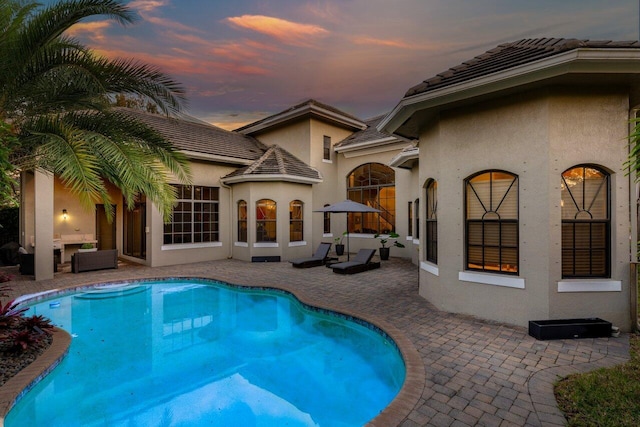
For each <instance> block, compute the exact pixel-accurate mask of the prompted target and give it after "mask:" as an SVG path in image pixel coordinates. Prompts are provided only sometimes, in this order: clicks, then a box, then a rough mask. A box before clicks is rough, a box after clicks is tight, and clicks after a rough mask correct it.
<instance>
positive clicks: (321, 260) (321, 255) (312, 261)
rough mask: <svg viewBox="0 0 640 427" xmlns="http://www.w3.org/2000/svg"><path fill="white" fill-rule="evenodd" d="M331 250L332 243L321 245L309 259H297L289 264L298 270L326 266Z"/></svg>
mask: <svg viewBox="0 0 640 427" xmlns="http://www.w3.org/2000/svg"><path fill="white" fill-rule="evenodd" d="M330 250H331V243H324V242H323V243H320V244H319V245H318V249H316V251H315V252H314V253H313V255H311V256H310V257H307V258H296V259H292V260H290V261H289V262H290V263H291V265H293V266H294V267H296V268H309V267H317V266H319V265H324V264H325V263H326V262H327V260H328V259H330V258H328V255H329V251H330Z"/></svg>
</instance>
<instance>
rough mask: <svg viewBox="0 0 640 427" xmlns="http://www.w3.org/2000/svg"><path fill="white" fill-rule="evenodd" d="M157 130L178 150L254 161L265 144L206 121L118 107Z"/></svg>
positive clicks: (260, 153) (263, 149)
mask: <svg viewBox="0 0 640 427" xmlns="http://www.w3.org/2000/svg"><path fill="white" fill-rule="evenodd" d="M118 110H119V111H121V112H123V113H125V114H127V115H128V116H130V117H134V118H136V119H138V120H140V121H142V122H143V123H145V124H146V125H148V126H150V127H151V128H152V129H155V130H156V131H157V132H159V133H160V134H161V135H162V136H163V137H164V138H165V139H166V140H167V141H169V142H170V143H172V144H173V145H174V147H176V148H177V149H178V150H181V151H191V152H196V153H201V154H205V155H212V156H221V157H228V158H237V159H240V160H257V159H258V158H260V156H262V154H263V153H264V151H265V150H266V147H265V146H264V144H262V143H261V142H260V141H258V140H257V139H255V138H253V137H250V136H246V135H242V134H239V133H235V132H231V131H228V130H225V129H222V128H219V127H217V126H213V125H210V124H206V123H201V122H195V121H188V120H185V119H177V118H171V117H167V116H163V115H160V114H149V113H145V112H143V111H138V110H133V109H126V108H118Z"/></svg>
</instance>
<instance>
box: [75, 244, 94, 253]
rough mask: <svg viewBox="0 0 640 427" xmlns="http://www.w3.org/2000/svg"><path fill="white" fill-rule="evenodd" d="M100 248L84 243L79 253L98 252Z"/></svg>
mask: <svg viewBox="0 0 640 427" xmlns="http://www.w3.org/2000/svg"><path fill="white" fill-rule="evenodd" d="M97 250H98V248H94V247H93V243H83V244H82V246H80V249H78V252H96V251H97Z"/></svg>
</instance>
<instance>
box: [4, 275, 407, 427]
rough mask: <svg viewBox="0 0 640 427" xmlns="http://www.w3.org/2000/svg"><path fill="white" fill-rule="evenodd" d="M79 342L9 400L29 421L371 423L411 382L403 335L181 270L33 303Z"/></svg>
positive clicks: (19, 419) (23, 422) (12, 415)
mask: <svg viewBox="0 0 640 427" xmlns="http://www.w3.org/2000/svg"><path fill="white" fill-rule="evenodd" d="M27 314H41V315H44V316H46V317H48V318H50V319H52V321H53V323H54V324H56V325H58V326H60V327H62V328H63V329H65V330H67V331H68V332H69V333H71V334H72V336H73V340H72V343H71V347H70V348H69V354H68V355H67V357H65V359H64V360H63V361H62V362H61V363H60V365H59V366H58V367H57V368H56V369H55V370H54V371H53V372H52V373H51V374H49V375H48V376H47V377H45V378H44V379H43V380H42V381H40V382H39V383H38V384H37V385H36V386H35V387H34V388H33V389H32V390H31V391H29V392H28V393H27V394H26V395H25V396H24V397H22V398H21V399H20V400H19V401H18V403H17V404H16V406H15V407H14V408H13V409H12V410H11V411H10V412H9V414H8V416H7V418H6V420H5V426H6V427H17V426H48V427H49V426H65V427H68V426H127V427H133V426H205V425H206V426H283V425H287V426H316V425H320V426H360V425H363V424H365V423H366V422H367V421H369V420H371V419H372V418H374V417H375V416H376V415H377V414H378V413H379V412H380V411H381V410H382V409H384V407H385V406H387V405H388V404H389V403H390V402H391V400H392V399H393V398H394V397H395V395H396V394H397V393H398V391H399V390H400V388H401V386H402V383H403V382H404V377H405V368H404V364H403V361H402V358H401V356H400V354H399V352H398V350H397V348H396V346H395V345H394V344H393V343H392V342H391V341H390V340H389V339H388V338H385V336H384V335H383V334H381V333H379V331H374V330H372V329H374V328H370V327H367V326H366V325H362V324H360V323H362V322H354V321H352V320H349V319H345V318H344V317H341V316H336V315H333V314H329V313H324V312H320V311H318V310H313V309H311V308H309V307H303V306H302V305H301V304H300V303H299V302H298V301H297V300H296V299H295V298H294V297H292V296H291V295H289V294H286V293H284V292H280V291H269V290H263V289H257V288H238V287H232V286H228V285H225V284H222V283H219V282H213V281H205V280H192V279H188V280H187V279H171V280H166V281H154V282H137V283H130V284H121V285H115V284H114V285H109V286H103V287H96V288H95V289H87V290H86V291H85V292H78V293H74V294H68V295H64V296H56V297H55V298H53V299H48V300H43V301H40V302H38V303H36V304H33V305H32V306H31V308H30V311H29V313H27Z"/></svg>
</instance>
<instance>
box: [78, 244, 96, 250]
mask: <svg viewBox="0 0 640 427" xmlns="http://www.w3.org/2000/svg"><path fill="white" fill-rule="evenodd" d="M80 249H93V243H83V244H82V246H80Z"/></svg>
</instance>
